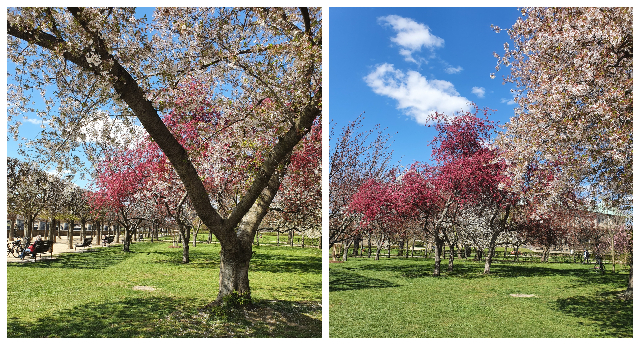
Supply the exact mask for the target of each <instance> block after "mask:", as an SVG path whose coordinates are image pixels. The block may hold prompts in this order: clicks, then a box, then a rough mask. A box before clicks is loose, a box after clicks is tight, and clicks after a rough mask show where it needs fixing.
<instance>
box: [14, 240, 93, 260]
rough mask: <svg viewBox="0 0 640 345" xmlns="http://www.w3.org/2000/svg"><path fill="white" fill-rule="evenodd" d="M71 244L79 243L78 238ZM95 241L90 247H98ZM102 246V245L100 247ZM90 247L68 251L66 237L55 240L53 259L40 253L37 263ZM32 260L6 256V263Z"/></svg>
mask: <svg viewBox="0 0 640 345" xmlns="http://www.w3.org/2000/svg"><path fill="white" fill-rule="evenodd" d="M73 243H74V244H76V243H81V241H80V239H79V238H75V239H74V240H73ZM96 243H97V240H96V239H95V238H94V239H93V245H92V247H97V246H98V245H97V244H96ZM100 246H102V245H100ZM92 247H89V248H78V249H77V250H74V249H73V248H71V249H69V242H68V241H67V239H66V237H65V238H56V243H54V244H53V257H52V255H51V254H50V253H49V252H47V253H42V257H41V256H40V254H38V261H40V260H51V259H52V258H53V259H55V258H56V256H57V255H58V254H60V253H66V252H74V251H75V252H82V251H83V250H86V249H90V248H92ZM33 261H34V260H33V259H31V257H30V256H26V257H25V259H24V260H20V258H14V257H13V255H9V256H7V262H33Z"/></svg>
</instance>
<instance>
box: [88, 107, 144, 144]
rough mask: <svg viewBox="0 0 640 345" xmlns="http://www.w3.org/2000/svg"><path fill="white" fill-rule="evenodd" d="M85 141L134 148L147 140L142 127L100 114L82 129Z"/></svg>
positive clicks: (103, 113)
mask: <svg viewBox="0 0 640 345" xmlns="http://www.w3.org/2000/svg"><path fill="white" fill-rule="evenodd" d="M80 133H81V134H83V135H84V141H86V142H96V143H106V144H115V145H118V146H121V147H124V146H127V147H129V148H132V147H133V146H135V145H136V144H137V143H138V142H140V141H142V139H144V138H145V133H146V131H145V130H144V128H143V127H142V126H138V125H133V124H130V123H125V122H124V121H122V120H120V119H112V118H111V117H110V116H109V114H107V113H105V112H100V113H98V114H96V115H95V117H93V118H92V119H91V120H90V121H89V122H88V124H86V125H84V126H82V128H80Z"/></svg>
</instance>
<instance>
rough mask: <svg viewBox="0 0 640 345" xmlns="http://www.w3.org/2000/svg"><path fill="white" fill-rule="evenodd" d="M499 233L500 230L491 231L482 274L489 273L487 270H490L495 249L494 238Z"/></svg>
mask: <svg viewBox="0 0 640 345" xmlns="http://www.w3.org/2000/svg"><path fill="white" fill-rule="evenodd" d="M499 234H500V232H498V231H493V233H492V234H491V240H490V241H489V251H488V252H487V258H486V260H485V262H484V272H483V274H489V272H491V262H492V260H493V255H494V254H495V251H496V239H497V238H498V235H499Z"/></svg>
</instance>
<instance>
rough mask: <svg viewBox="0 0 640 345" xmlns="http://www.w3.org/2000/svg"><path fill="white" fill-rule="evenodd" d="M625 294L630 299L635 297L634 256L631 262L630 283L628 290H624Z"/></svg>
mask: <svg viewBox="0 0 640 345" xmlns="http://www.w3.org/2000/svg"><path fill="white" fill-rule="evenodd" d="M623 296H624V298H625V299H628V300H630V299H632V298H633V258H632V259H631V263H630V264H629V284H627V290H626V291H625V292H624V294H623Z"/></svg>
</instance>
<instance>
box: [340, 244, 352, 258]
mask: <svg viewBox="0 0 640 345" xmlns="http://www.w3.org/2000/svg"><path fill="white" fill-rule="evenodd" d="M351 242H352V241H350V240H345V241H344V242H342V261H344V262H347V258H348V257H349V247H351Z"/></svg>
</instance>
